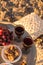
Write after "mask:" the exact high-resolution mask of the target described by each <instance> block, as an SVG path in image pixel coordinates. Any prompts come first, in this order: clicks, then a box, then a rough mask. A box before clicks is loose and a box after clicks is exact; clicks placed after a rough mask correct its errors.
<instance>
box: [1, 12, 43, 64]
mask: <svg viewBox="0 0 43 65" xmlns="http://www.w3.org/2000/svg"><path fill="white" fill-rule="evenodd" d="M0 23H3V24H7V25H8V24H12V25H13V26H14V25H15V24H16V25H18V24H21V25H23V26H24V28H25V30H26V31H27V33H29V34H30V35H31V36H32V38H33V39H34V40H35V39H36V38H37V37H38V36H40V35H41V34H43V20H41V19H40V18H39V17H38V16H37V15H36V14H35V13H31V14H30V15H27V16H25V17H23V18H22V19H20V20H19V21H16V22H13V23H10V22H5V23H4V22H1V21H0ZM9 28H10V26H9ZM35 47H36V51H37V53H36V56H37V58H36V63H34V61H33V62H32V60H31V62H32V63H33V64H32V63H30V64H29V65H43V49H39V47H38V46H37V44H35ZM33 48H34V47H33ZM33 55H34V53H33Z"/></svg>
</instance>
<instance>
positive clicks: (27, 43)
mask: <svg viewBox="0 0 43 65" xmlns="http://www.w3.org/2000/svg"><path fill="white" fill-rule="evenodd" d="M23 42H24V45H25V46H27V47H28V46H31V45H32V44H33V40H32V39H30V38H24V40H23Z"/></svg>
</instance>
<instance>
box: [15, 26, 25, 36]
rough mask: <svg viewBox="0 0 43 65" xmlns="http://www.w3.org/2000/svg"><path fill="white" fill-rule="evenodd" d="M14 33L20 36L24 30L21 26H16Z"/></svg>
mask: <svg viewBox="0 0 43 65" xmlns="http://www.w3.org/2000/svg"><path fill="white" fill-rule="evenodd" d="M15 33H16V34H17V35H22V34H23V33H24V28H23V27H21V26H17V27H16V28H15Z"/></svg>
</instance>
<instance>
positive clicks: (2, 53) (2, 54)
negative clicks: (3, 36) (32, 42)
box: [1, 45, 22, 63]
mask: <svg viewBox="0 0 43 65" xmlns="http://www.w3.org/2000/svg"><path fill="white" fill-rule="evenodd" d="M9 46H12V45H9ZM9 46H4V48H3V49H2V52H1V56H2V59H3V60H4V61H5V62H6V63H16V62H18V61H19V60H20V59H21V57H22V51H21V49H20V48H19V46H17V45H13V46H15V47H16V48H17V49H18V51H19V56H18V58H17V59H15V60H14V61H10V60H8V59H6V58H5V57H4V50H5V49H7V48H8V47H9Z"/></svg>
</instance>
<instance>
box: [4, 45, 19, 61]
mask: <svg viewBox="0 0 43 65" xmlns="http://www.w3.org/2000/svg"><path fill="white" fill-rule="evenodd" d="M4 54H5V58H6V59H8V60H10V61H14V60H15V59H16V58H17V57H18V56H19V51H18V49H17V48H16V47H15V46H9V47H8V48H7V49H6V50H4Z"/></svg>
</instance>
